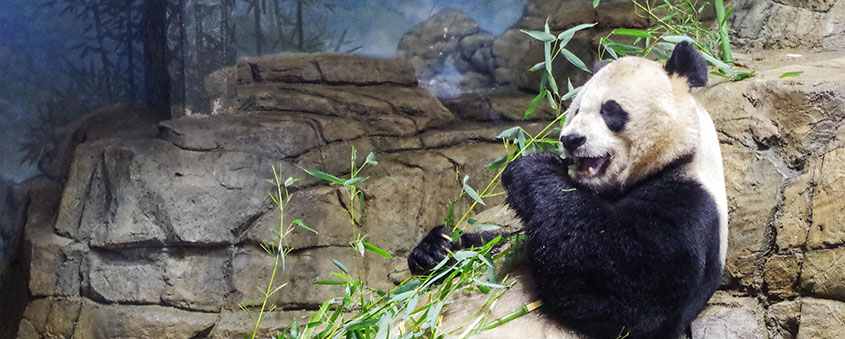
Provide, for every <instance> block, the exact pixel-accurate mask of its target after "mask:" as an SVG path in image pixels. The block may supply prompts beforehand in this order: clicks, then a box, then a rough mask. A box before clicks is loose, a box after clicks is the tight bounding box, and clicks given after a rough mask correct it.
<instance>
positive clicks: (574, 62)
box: [560, 48, 592, 73]
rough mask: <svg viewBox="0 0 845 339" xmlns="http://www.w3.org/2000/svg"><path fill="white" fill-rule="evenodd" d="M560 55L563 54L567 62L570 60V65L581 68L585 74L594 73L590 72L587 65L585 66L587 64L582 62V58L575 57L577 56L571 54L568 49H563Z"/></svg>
mask: <svg viewBox="0 0 845 339" xmlns="http://www.w3.org/2000/svg"><path fill="white" fill-rule="evenodd" d="M560 53H561V54H563V57H564V58H566V60H568V61H569V63H571V64H572V65H573V66H575V67H578V68H580V69H581V70H583V71H584V72H587V73H592V72H590V70H589V69H588V68H587V65H585V64H584V62H583V61H581V59H580V58H578V57H577V56H575V54H573V53H572V52H570V51H569V50H568V49H566V48H561V49H560Z"/></svg>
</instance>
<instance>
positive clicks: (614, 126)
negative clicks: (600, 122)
mask: <svg viewBox="0 0 845 339" xmlns="http://www.w3.org/2000/svg"><path fill="white" fill-rule="evenodd" d="M601 117H602V118H603V119H604V123H605V124H607V128H608V129H610V130H611V131H613V132H619V131H621V130H622V129H623V128H625V124H627V123H628V112H626V111H625V110H624V109H623V108H622V106H620V105H619V103H617V102H616V101H613V100H608V101H607V102H605V103H604V104H602V105H601Z"/></svg>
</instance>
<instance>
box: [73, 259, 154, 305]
mask: <svg viewBox="0 0 845 339" xmlns="http://www.w3.org/2000/svg"><path fill="white" fill-rule="evenodd" d="M158 259H159V258H158V257H157V256H153V257H147V256H146V255H142V256H135V257H134V258H133V257H129V258H121V257H119V256H116V255H114V254H106V255H103V256H101V255H98V254H92V255H90V256H89V257H88V260H89V265H88V266H89V267H88V271H87V272H86V278H87V282H88V284H89V285H90V293H91V297H92V298H93V299H95V300H98V301H102V302H109V303H131V304H159V303H160V302H161V297H162V295H164V288H165V284H164V276H163V274H164V269H163V267H162V266H161V263H160V262H159V261H158Z"/></svg>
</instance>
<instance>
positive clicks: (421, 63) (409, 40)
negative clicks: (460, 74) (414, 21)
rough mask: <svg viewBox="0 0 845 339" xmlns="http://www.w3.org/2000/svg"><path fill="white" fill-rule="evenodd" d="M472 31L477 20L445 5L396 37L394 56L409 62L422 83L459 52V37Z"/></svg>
mask: <svg viewBox="0 0 845 339" xmlns="http://www.w3.org/2000/svg"><path fill="white" fill-rule="evenodd" d="M476 33H478V23H476V22H475V20H473V19H472V18H470V17H469V16H467V15H466V14H464V13H463V12H461V11H458V10H455V9H451V8H447V9H444V10H442V11H440V12H438V13H436V14H434V15H432V16H431V17H430V18H429V19H428V20H426V21H424V22H423V23H421V24H419V25H417V26H415V27H414V28H411V29H410V30H409V31H408V32H407V33H405V35H403V36H402V38H401V39H399V45H398V47H397V48H396V56H397V57H398V58H399V59H403V60H408V61H410V62H411V64H413V65H414V68H415V69H416V74H417V77H418V78H419V79H420V81H421V82H422V83H426V82H427V81H429V80H430V79H432V78H433V76H434V75H435V73H437V71H438V69H440V68H442V67H443V66H444V64H445V62H446V59H447V58H449V57H453V58H454V57H456V56H459V55H460V53H461V51H462V49H461V48H460V47H461V46H460V43H461V40H462V39H464V38H465V37H468V36H471V35H474V34H476ZM466 47H469V44H467V46H466ZM464 51H465V53H466V51H468V50H464ZM470 55H471V54H470Z"/></svg>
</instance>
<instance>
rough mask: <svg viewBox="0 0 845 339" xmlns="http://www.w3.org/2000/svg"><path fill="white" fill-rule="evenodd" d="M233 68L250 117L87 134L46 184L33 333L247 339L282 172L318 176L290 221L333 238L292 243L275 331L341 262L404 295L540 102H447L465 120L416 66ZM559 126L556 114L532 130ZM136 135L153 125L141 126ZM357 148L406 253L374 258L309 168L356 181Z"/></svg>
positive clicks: (307, 303)
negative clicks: (276, 170) (442, 228)
mask: <svg viewBox="0 0 845 339" xmlns="http://www.w3.org/2000/svg"><path fill="white" fill-rule="evenodd" d="M231 73H232V74H236V83H237V86H236V91H235V93H234V94H232V93H229V94H224V95H230V97H227V98H222V99H221V100H223V101H226V102H228V104H229V105H230V106H231V107H233V108H234V109H233V110H230V111H228V112H224V113H226V114H222V115H216V116H207V117H202V118H200V117H184V118H179V119H175V120H170V121H165V122H162V123H160V124H158V132H155V133H153V134H148V133H134V134H133V133H129V131H124V132H123V133H110V134H105V133H96V128H95V127H91V126H95V125H90V124H89V128H88V130H87V131H86V132H85V133H81V134H84V135H85V137H80V138H77V140H78V142H77V143H75V144H74V146H75V151H71V153H72V154H73V156H72V157H70V159H71V160H70V161H69V165H68V166H67V167H68V174H67V175H66V176H64V177H66V178H67V181H66V182H65V183H64V184H63V185H62V184H60V183H59V182H57V181H52V180H50V179H46V178H42V179H39V181H38V184H33V185H32V186H31V188H30V189H29V194H28V196H27V197H28V198H27V199H28V200H27V201H28V203H27V206H29V212H28V213H27V219H26V221H25V222H26V226H25V230H26V235H25V237H26V242H25V247H24V255H25V258H26V259H25V261H26V266H27V269H28V272H29V282H28V288H29V293H30V295H31V299H30V301H29V303H28V305H27V307H26V311H25V313H24V315H23V317H24V319H23V320H22V321H21V322H20V327H19V330H18V336H19V337H21V338H41V337H74V338H117V337H132V338H163V337H167V338H189V337H211V338H242V337H243V333H244V332H246V331H248V330H249V329H250V328H251V324H252V322H251V319H250V318H249V317H248V316H247V315H246V314H245V313H244V312H242V311H241V310H240V309H239V305H249V304H250V302H257V301H260V300H261V298H262V295H261V293H260V292H259V290H258V287H259V286H266V283H267V282H268V281H269V275H270V271H271V269H272V256H270V255H268V254H267V253H265V252H264V251H263V250H262V249H261V248H260V247H259V244H260V243H261V242H262V241H267V240H272V239H273V238H274V234H273V233H272V230H273V229H276V228H278V212H277V211H276V210H275V209H274V207H273V205H272V202H271V201H270V199H269V198H268V196H267V193H268V192H269V191H270V190H271V189H272V186H271V185H269V184H267V182H266V179H267V178H270V177H272V171H271V167H272V166H281V168H282V173H283V175H284V176H285V177H287V176H292V177H295V178H301V179H303V180H302V181H300V182H299V183H297V185H296V188H295V189H294V193H293V198H292V200H291V203H290V205H289V206H288V210H287V216H288V218H289V220H292V219H302V220H305V222H306V223H308V225H311V226H312V227H313V228H315V229H316V230H317V231H318V232H319V234H318V235H315V234H313V233H310V232H307V231H303V230H297V231H294V233H292V234H291V238H290V244H291V245H292V246H294V247H295V250H294V251H293V252H292V253H291V254H290V256H289V257H288V260H287V267H288V270H287V271H285V272H284V273H282V274H281V275H280V276H281V278H280V279H279V280H278V282H279V283H287V284H288V285H287V286H285V287H284V288H282V289H281V290H280V291H279V293H277V294H275V295H274V296H273V298H272V299H271V304H272V305H275V306H277V307H279V308H280V309H283V310H285V311H284V312H281V313H276V314H274V315H273V316H271V317H270V318H268V319H267V320H265V321H264V324H265V326H266V327H267V328H266V330H267V331H271V330H272V329H278V328H282V327H284V326H286V325H287V324H289V323H290V321H291V320H292V319H294V318H296V319H299V320H302V319H301V317H303V316H305V315H307V314H308V310H313V309H315V308H316V307H318V306H319V305H320V304H321V303H322V302H323V301H324V300H325V299H326V298H328V297H330V296H332V295H336V294H338V293H339V292H341V291H339V290H338V289H337V288H334V287H331V286H318V285H312V284H311V282H312V281H314V280H320V279H331V276H330V275H329V273H330V272H331V271H332V270H333V267H334V266H333V264H332V263H331V259H338V260H340V261H342V262H343V263H344V264H345V265H346V266H347V267H349V268H350V270H351V271H352V272H353V274H355V275H357V276H359V277H361V278H362V279H364V280H365V281H367V282H368V283H369V284H371V285H372V286H375V287H381V288H389V287H390V286H392V285H393V283H395V282H398V281H401V280H402V279H404V278H405V277H406V276H407V275H408V274H409V273H408V271H407V264H406V262H405V259H404V258H405V256H406V255H407V254H408V252H409V251H410V249H411V248H412V246H413V245H414V244H415V243H416V242H417V240H418V239H420V238H421V237H422V236H423V235H424V234H425V232H427V230H428V229H429V228H431V227H433V226H435V225H437V224H439V223H441V222H442V220H443V218H444V217H445V215H446V213H447V211H448V204H449V201H450V200H452V199H454V198H455V197H456V196H457V195H458V194H459V193H460V191H461V187H460V185H459V183H458V181H457V179H456V174H455V173H456V171H457V170H460V174H461V177H462V176H463V175H469V176H470V181H469V184H471V185H473V186H474V187H479V186H481V185H483V184H486V183H487V182H488V181H489V180H490V179H491V178H492V175H493V173H489V172H485V171H484V168H485V166H486V165H487V163H488V162H489V161H490V160H492V159H494V158H496V157H499V156H501V155H502V154H503V152H504V149H503V147H502V145H501V142H500V141H498V140H496V139H495V136H496V135H497V134H498V133H499V132H500V131H502V130H504V129H506V128H509V127H512V126H513V125H515V124H516V123H517V122H516V121H514V120H516V119H521V118H522V115H523V112H524V109H525V107H527V105H528V104H529V103H530V101H531V99H532V96H531V95H530V94H526V93H519V92H509V93H499V94H497V95H495V96H489V97H487V96H475V97H467V98H462V99H456V100H452V101H449V102H447V104H448V105H449V106H450V107H452V108H453V110H452V111H450V110H449V109H447V108H446V107H445V106H444V105H443V104H442V103H441V102H440V101H439V100H438V99H436V98H434V97H432V96H431V95H430V94H428V92H426V91H425V90H423V89H421V88H418V87H416V79H415V77H414V72H413V70H412V68H411V65H410V64H408V63H405V62H399V61H393V60H384V59H373V58H366V57H355V56H338V55H292V56H287V57H267V58H262V59H251V60H245V61H242V62H240V63H239V64H238V67H237V69H236V71H235V72H231ZM218 99H220V98H218ZM551 117H552V112H551V111H550V110H548V109H541V110H539V111H538V112H537V113H535V115H534V116H532V119H544V120H548V119H550V118H551ZM95 120H96V119H95ZM519 123H521V124H524V126H525V127H526V128H528V129H529V130H534V131H536V130H538V128H541V126H543V125H544V124H542V125H541V123H539V122H533V121H528V122H521V121H520V122H519ZM101 127H102V128H104V129H110V130H114V129H113V127H114V126H101ZM92 128H93V129H94V130H92ZM132 129H140V130H145V131H146V130H149V127H148V125H145V124H144V123H143V122H141V121H139V125H138V126H136V127H133V128H132ZM74 134H76V135H79V134H80V133H74ZM352 147H355V149H357V152H358V154H359V155H360V158H361V159H363V156H364V155H366V154H367V153H369V152H375V153H376V154H377V160H378V161H379V165H378V166H375V167H372V168H368V169H367V170H366V171H365V172H364V173H363V175H366V176H368V177H369V180H367V181H366V182H364V183H363V184H362V185H361V188H362V189H363V191H364V193H365V194H366V205H365V209H364V215H363V216H362V222H361V225H360V226H359V229H358V230H356V231H358V232H361V233H364V234H368V235H369V237H368V238H367V239H368V241H369V242H371V243H373V244H376V245H377V246H379V247H381V248H384V249H385V250H387V251H389V252H390V253H393V254H394V255H395V256H396V258H395V259H392V260H388V259H384V258H382V257H379V256H374V255H372V254H368V255H367V256H364V257H361V256H360V255H358V254H357V253H356V252H355V251H354V250H353V249H352V248H351V247H350V246H349V245H348V244H349V242H350V241H351V240H352V237H353V229H352V227H353V226H351V224H350V223H349V221H348V219H347V217H346V215H345V212H344V210H343V206H344V204H345V201H344V198H343V197H342V196H343V195H342V194H341V192H340V191H339V190H338V188H336V187H332V186H327V185H325V184H324V183H323V182H318V181H317V180H316V179H314V178H313V177H311V176H309V175H307V174H306V173H304V172H303V171H302V169H303V168H305V169H309V168H316V169H321V170H324V171H327V172H330V173H333V174H336V175H344V174H346V173H347V172H348V170H349V169H348V168H349V156H350V152H351V150H352ZM501 201H502V198H501V197H500V198H494V199H489V201H488V203H489V204H497V203H501ZM467 206H468V201H461V202H460V203H459V204H458V206H457V209H458V210H463V209H465V208H466V207H467Z"/></svg>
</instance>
